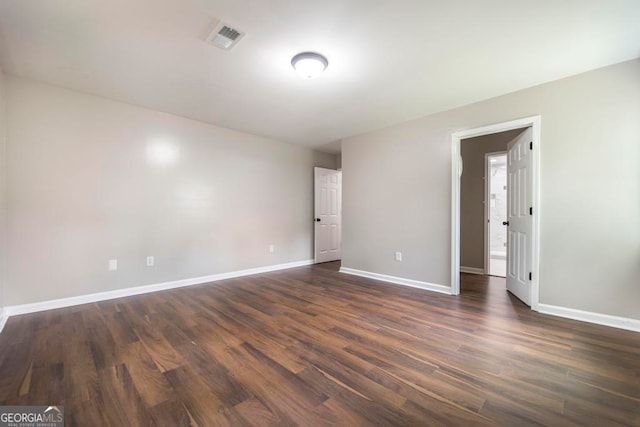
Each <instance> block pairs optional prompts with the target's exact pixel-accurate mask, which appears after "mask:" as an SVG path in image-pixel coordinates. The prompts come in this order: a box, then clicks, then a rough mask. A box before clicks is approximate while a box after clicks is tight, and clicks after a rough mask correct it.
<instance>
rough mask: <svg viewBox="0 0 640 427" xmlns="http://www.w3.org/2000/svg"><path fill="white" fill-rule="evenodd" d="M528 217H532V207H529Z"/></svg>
mask: <svg viewBox="0 0 640 427" xmlns="http://www.w3.org/2000/svg"><path fill="white" fill-rule="evenodd" d="M529 215H533V206H531V207H529Z"/></svg>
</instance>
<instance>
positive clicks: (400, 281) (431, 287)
mask: <svg viewBox="0 0 640 427" xmlns="http://www.w3.org/2000/svg"><path fill="white" fill-rule="evenodd" d="M340 273H346V274H352V275H354V276H361V277H367V278H369V279H375V280H381V281H383V282H389V283H395V284H397V285H404V286H411V287H412V288H420V289H425V290H427V291H433V292H440V293H441V294H447V295H451V288H450V287H448V286H442V285H436V284H434V283H428V282H420V281H418V280H412V279H404V278H402V277H396V276H387V275H386V274H378V273H371V272H369V271H363V270H356V269H354V268H347V267H340Z"/></svg>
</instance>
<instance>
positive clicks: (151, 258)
mask: <svg viewBox="0 0 640 427" xmlns="http://www.w3.org/2000/svg"><path fill="white" fill-rule="evenodd" d="M153 263H154V259H153V256H152V255H150V256H148V257H147V267H153Z"/></svg>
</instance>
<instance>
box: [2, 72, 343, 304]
mask: <svg viewBox="0 0 640 427" xmlns="http://www.w3.org/2000/svg"><path fill="white" fill-rule="evenodd" d="M6 89H7V112H8V123H7V124H8V127H7V130H8V133H7V177H8V186H7V198H8V211H7V220H8V222H7V223H8V228H7V230H8V246H9V256H8V286H7V289H6V302H7V305H17V304H24V303H31V302H37V301H44V300H50V299H55V298H63V297H69V296H76V295H83V294H89V293H95V292H101V291H109V290H114V289H120V288H125V287H131V286H139V285H145V284H153V283H160V282H165V281H172V280H177V279H184V278H191V277H199V276H203V275H210V274H215V273H221V272H229V271H237V270H242V269H246V268H252V267H260V266H267V265H274V264H280V263H286V262H293V261H300V260H308V259H311V258H312V257H313V250H312V239H313V236H312V227H313V222H312V217H313V212H312V203H313V200H312V195H313V166H322V167H331V168H333V167H335V156H333V155H329V154H323V153H318V152H314V151H311V150H309V149H305V148H301V147H297V146H293V145H290V144H285V143H282V142H278V141H274V140H269V139H266V138H261V137H258V136H254V135H249V134H245V133H241V132H236V131H232V130H228V129H224V128H219V127H215V126H211V125H209V124H204V123H200V122H196V121H192V120H188V119H184V118H181V117H177V116H173V115H169V114H164V113H160V112H156V111H151V110H148V109H144V108H139V107H134V106H131V105H127V104H123V103H119V102H114V101H111V100H107V99H104V98H99V97H95V96H90V95H86V94H82V93H79V92H74V91H69V90H65V89H61V88H58V87H54V86H49V85H45V84H41V83H37V82H34V81H30V80H25V79H21V78H17V77H13V76H7V77H6ZM158 147H159V148H158ZM155 149H159V150H160V151H159V152H158V151H154V150H155ZM172 154H174V155H175V158H174V159H173V161H168V162H166V163H165V164H162V162H161V160H162V159H163V157H171V155H172ZM158 156H159V157H158ZM269 244H274V245H275V247H276V251H275V253H269V251H268V246H269ZM147 255H153V256H155V262H156V266H155V267H152V268H149V267H146V266H145V257H146V256H147ZM111 258H116V259H118V263H119V269H118V271H117V272H109V271H107V261H108V260H109V259H111Z"/></svg>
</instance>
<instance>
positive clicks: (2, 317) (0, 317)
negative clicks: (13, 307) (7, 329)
mask: <svg viewBox="0 0 640 427" xmlns="http://www.w3.org/2000/svg"><path fill="white" fill-rule="evenodd" d="M8 319H9V315H8V314H7V309H6V308H4V307H2V308H0V332H2V329H3V328H4V325H5V323H7V320H8Z"/></svg>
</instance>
